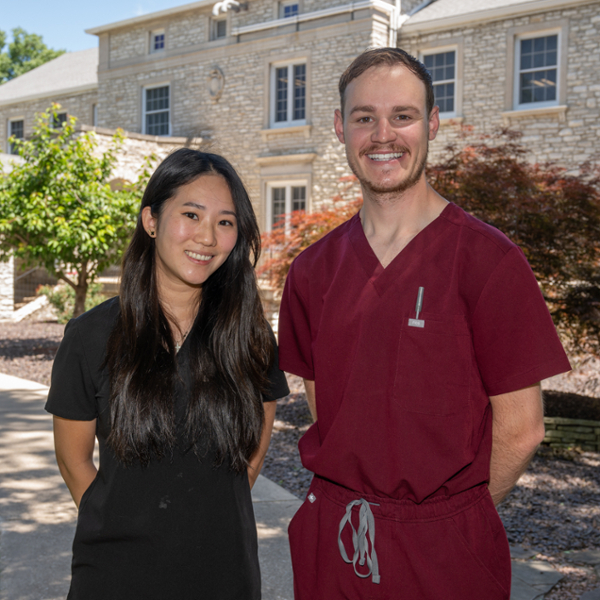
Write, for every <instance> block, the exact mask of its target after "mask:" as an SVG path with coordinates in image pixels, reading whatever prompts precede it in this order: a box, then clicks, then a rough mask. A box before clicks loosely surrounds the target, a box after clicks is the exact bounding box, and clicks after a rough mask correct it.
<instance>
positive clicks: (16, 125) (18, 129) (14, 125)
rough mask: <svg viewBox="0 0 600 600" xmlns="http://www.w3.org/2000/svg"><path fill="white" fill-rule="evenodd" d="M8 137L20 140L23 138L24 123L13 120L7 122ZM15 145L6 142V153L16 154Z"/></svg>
mask: <svg viewBox="0 0 600 600" xmlns="http://www.w3.org/2000/svg"><path fill="white" fill-rule="evenodd" d="M8 137H9V138H10V137H13V138H16V139H18V140H22V139H23V138H24V137H25V121H23V119H14V120H11V121H9V122H8ZM18 152H19V150H18V147H17V144H13V143H11V142H8V153H9V154H18Z"/></svg>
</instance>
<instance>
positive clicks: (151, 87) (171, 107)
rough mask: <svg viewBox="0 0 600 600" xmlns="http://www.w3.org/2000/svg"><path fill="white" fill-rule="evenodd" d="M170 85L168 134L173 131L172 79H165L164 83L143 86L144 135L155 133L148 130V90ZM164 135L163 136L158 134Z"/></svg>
mask: <svg viewBox="0 0 600 600" xmlns="http://www.w3.org/2000/svg"><path fill="white" fill-rule="evenodd" d="M162 87H168V88H169V109H168V110H169V131H168V133H167V134H166V136H170V135H171V132H172V126H171V117H172V110H173V102H172V86H171V82H170V81H163V82H162V83H153V84H151V85H144V86H142V133H143V134H144V135H154V134H150V133H147V132H146V91H147V90H152V89H156V88H162ZM157 137H162V136H157Z"/></svg>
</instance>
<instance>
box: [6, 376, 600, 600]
mask: <svg viewBox="0 0 600 600" xmlns="http://www.w3.org/2000/svg"><path fill="white" fill-rule="evenodd" d="M47 392H48V388H46V387H45V386H43V385H40V384H38V383H34V382H31V381H25V380H23V379H18V378H16V377H10V376H8V375H2V374H0V600H64V598H65V597H66V595H67V590H68V588H69V576H70V561H71V542H72V539H73V534H74V529H75V521H76V518H77V513H76V509H75V505H74V504H73V501H72V500H71V497H70V495H69V492H68V490H67V488H66V486H65V485H64V483H63V481H62V479H61V477H60V474H59V472H58V468H57V466H56V462H55V460H54V448H53V440H52V420H51V418H50V416H49V415H48V414H47V413H46V412H45V411H44V408H43V407H44V403H45V400H46V395H47ZM252 496H253V501H254V512H255V515H256V521H257V526H258V537H259V557H260V562H261V570H262V579H263V599H264V600H293V586H292V570H291V565H290V555H289V548H288V543H287V525H288V523H289V521H290V519H291V518H292V516H293V515H294V513H295V512H296V510H298V508H299V506H300V504H301V501H300V500H298V499H297V498H296V497H295V496H293V495H292V494H290V493H289V492H287V491H285V490H284V489H283V488H281V487H280V486H278V485H277V484H275V483H273V482H272V481H269V480H268V479H266V478H265V477H262V476H261V477H259V479H258V481H257V483H256V485H255V487H254V490H253V493H252ZM532 556H533V554H532V553H531V552H526V551H523V550H522V549H519V548H514V549H513V559H514V560H513V589H512V593H511V600H540V599H541V598H543V595H544V594H545V593H546V592H548V591H549V590H550V589H551V588H552V586H553V585H555V584H556V582H557V581H558V580H560V578H561V576H560V574H559V573H557V572H556V571H553V570H552V569H551V567H550V565H549V564H548V563H544V562H542V561H535V560H531V558H532ZM598 562H599V563H600V559H599V560H598ZM590 600H593V599H592V598H591V597H590ZM594 600H595V596H594Z"/></svg>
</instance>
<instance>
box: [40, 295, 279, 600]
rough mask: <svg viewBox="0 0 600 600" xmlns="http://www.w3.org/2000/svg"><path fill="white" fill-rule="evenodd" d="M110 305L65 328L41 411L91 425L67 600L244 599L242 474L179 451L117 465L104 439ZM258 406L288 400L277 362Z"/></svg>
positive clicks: (209, 457) (183, 355)
mask: <svg viewBox="0 0 600 600" xmlns="http://www.w3.org/2000/svg"><path fill="white" fill-rule="evenodd" d="M119 311H120V308H119V301H118V299H117V298H113V299H111V300H108V301H107V302H104V303H103V304H101V305H99V306H97V307H96V308H94V309H92V310H90V311H89V312H87V313H85V314H84V315H82V316H81V317H79V318H78V319H74V320H72V321H70V322H69V324H68V325H67V327H66V328H65V335H64V339H63V341H62V343H61V345H60V348H59V349H58V353H57V355H56V359H55V361H54V367H53V369H52V383H51V387H50V392H49V395H48V402H47V404H46V410H47V411H48V412H50V413H52V414H53V415H56V416H58V417H63V418H65V419H73V420H80V421H90V420H93V419H97V422H96V435H97V438H98V442H99V448H100V467H99V470H98V475H97V476H96V478H95V479H94V481H93V482H92V484H91V485H90V487H89V488H88V489H87V490H86V491H85V493H84V494H83V497H82V499H81V503H80V507H79V516H78V519H77V529H76V533H75V539H74V542H73V562H72V580H71V588H70V591H69V595H68V598H69V599H72V600H137V599H140V600H142V599H143V600H191V599H194V600H196V599H198V600H200V599H202V600H204V599H206V600H233V599H236V600H253V599H259V598H260V571H259V566H258V556H257V537H256V524H255V521H254V512H253V509H252V499H251V496H250V487H249V484H248V477H247V474H246V473H245V472H244V473H242V474H239V473H235V472H233V471H232V470H231V469H230V468H229V464H228V463H227V461H225V462H224V463H223V464H222V465H221V466H220V467H218V468H215V467H214V466H213V463H214V453H213V452H212V451H211V450H210V448H209V449H208V452H207V454H206V455H204V456H202V457H201V459H199V458H198V457H197V456H196V454H195V453H194V452H193V450H188V449H187V448H185V447H184V445H183V444H182V443H181V444H179V445H178V446H177V447H176V448H175V450H174V451H173V452H172V454H171V453H170V454H169V455H168V456H167V457H165V458H163V459H161V460H158V459H154V460H152V461H151V462H150V464H149V465H148V466H145V467H142V466H140V465H136V466H127V467H126V466H124V465H123V463H121V462H120V461H118V460H117V459H116V457H115V455H114V454H113V452H112V450H111V448H110V447H109V446H107V444H106V439H107V437H108V434H109V432H110V414H109V405H108V400H109V378H108V374H107V372H106V369H104V370H103V369H102V363H103V361H104V358H105V352H106V345H107V341H108V337H109V335H110V332H111V330H112V328H113V326H114V324H115V322H116V319H117V317H118V316H119ZM187 352H188V351H187V344H184V345H183V346H182V348H181V350H180V351H179V353H178V355H177V361H178V370H179V375H180V377H181V383H180V384H178V389H177V394H176V406H175V413H176V415H182V414H185V407H186V405H187V401H188V398H189V393H190V384H191V376H190V371H189V366H188V363H189V361H188V360H187V356H188V354H187ZM269 379H270V390H269V393H268V394H267V395H266V396H265V401H273V400H275V399H277V398H280V397H282V396H285V395H287V394H288V393H289V390H288V387H287V383H286V380H285V376H284V375H283V373H282V372H281V371H280V370H279V369H278V368H277V362H276V361H275V364H274V366H273V367H272V368H271V370H270V373H269Z"/></svg>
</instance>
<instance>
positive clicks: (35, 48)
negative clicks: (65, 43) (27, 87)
mask: <svg viewBox="0 0 600 600" xmlns="http://www.w3.org/2000/svg"><path fill="white" fill-rule="evenodd" d="M12 35H13V40H12V42H11V43H10V44H8V48H7V49H6V50H4V48H5V46H6V33H5V32H4V31H2V30H0V84H2V83H4V82H5V81H9V80H10V79H13V78H14V77H18V76H19V75H23V73H27V71H31V69H35V68H36V67H39V66H40V65H43V64H44V63H46V62H48V61H49V60H53V59H54V58H56V57H57V56H60V55H61V54H64V52H65V51H64V50H52V49H51V48H48V46H46V44H44V41H43V39H42V36H41V35H38V34H37V33H27V32H26V31H25V30H24V29H21V27H15V28H14V29H13V30H12Z"/></svg>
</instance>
